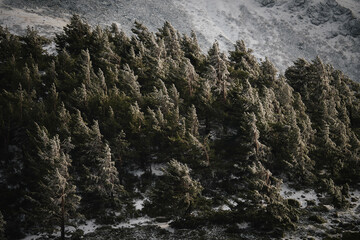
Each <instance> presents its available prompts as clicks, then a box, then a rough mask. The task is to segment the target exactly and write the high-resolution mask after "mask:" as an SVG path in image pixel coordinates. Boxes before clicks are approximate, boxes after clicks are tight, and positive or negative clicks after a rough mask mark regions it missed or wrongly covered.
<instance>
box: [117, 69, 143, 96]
mask: <svg viewBox="0 0 360 240" xmlns="http://www.w3.org/2000/svg"><path fill="white" fill-rule="evenodd" d="M121 77H122V80H123V81H124V82H125V84H126V88H127V89H128V91H129V93H130V94H129V95H130V96H133V97H134V98H135V99H136V100H137V101H139V102H140V101H141V100H142V95H141V92H140V88H141V86H140V84H139V82H138V81H137V78H138V77H137V76H135V75H134V71H132V70H131V69H130V67H129V65H128V64H125V65H124V68H123V70H122V71H121Z"/></svg>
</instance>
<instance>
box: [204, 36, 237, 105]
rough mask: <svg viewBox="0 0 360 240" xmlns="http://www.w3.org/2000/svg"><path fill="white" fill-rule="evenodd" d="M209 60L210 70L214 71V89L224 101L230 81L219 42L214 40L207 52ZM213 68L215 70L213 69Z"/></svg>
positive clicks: (229, 87)
mask: <svg viewBox="0 0 360 240" xmlns="http://www.w3.org/2000/svg"><path fill="white" fill-rule="evenodd" d="M208 55H209V62H210V64H211V66H212V67H213V68H210V69H211V70H212V71H211V72H214V73H216V76H214V77H213V78H214V80H215V86H216V89H215V91H216V92H217V93H218V94H220V95H221V96H222V98H223V100H224V101H226V98H227V95H228V93H229V91H230V89H231V86H232V84H231V81H230V78H229V75H230V73H229V71H228V66H227V63H226V59H225V55H224V54H222V53H220V49H219V43H218V42H215V43H214V44H213V46H212V48H210V50H209V52H208ZM214 70H215V71H214Z"/></svg>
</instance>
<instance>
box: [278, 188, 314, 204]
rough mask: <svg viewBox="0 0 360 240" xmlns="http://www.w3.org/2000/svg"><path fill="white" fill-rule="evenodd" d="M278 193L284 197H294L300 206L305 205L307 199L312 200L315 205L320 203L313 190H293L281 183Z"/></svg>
mask: <svg viewBox="0 0 360 240" xmlns="http://www.w3.org/2000/svg"><path fill="white" fill-rule="evenodd" d="M280 195H281V196H282V197H283V198H285V199H290V198H291V199H295V200H298V201H299V202H300V204H301V208H305V207H307V201H314V202H315V204H316V205H318V204H319V203H320V201H319V198H318V197H317V194H316V192H315V191H314V190H299V191H298V190H295V189H293V188H291V187H290V186H289V185H288V184H286V183H283V184H282V185H281V190H280Z"/></svg>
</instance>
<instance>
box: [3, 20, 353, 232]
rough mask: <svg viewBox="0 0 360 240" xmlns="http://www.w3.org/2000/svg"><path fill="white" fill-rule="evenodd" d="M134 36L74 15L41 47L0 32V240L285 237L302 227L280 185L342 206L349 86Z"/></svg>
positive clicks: (349, 143)
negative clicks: (123, 235)
mask: <svg viewBox="0 0 360 240" xmlns="http://www.w3.org/2000/svg"><path fill="white" fill-rule="evenodd" d="M132 32H133V34H132V35H131V36H127V35H126V34H125V33H124V32H123V31H122V30H120V29H119V28H118V27H117V25H116V24H113V25H112V26H111V27H105V28H102V27H99V26H97V27H91V26H90V25H89V24H87V23H86V22H85V21H83V20H82V19H81V18H80V17H79V16H77V15H74V16H73V17H72V18H71V21H70V23H69V24H68V25H67V26H66V27H64V31H63V32H62V33H59V34H56V37H55V38H54V39H52V40H50V39H47V38H45V37H43V36H40V35H39V34H38V33H37V31H36V30H35V29H33V28H28V30H27V32H26V34H25V35H23V36H17V35H14V34H11V33H10V31H9V29H7V28H4V27H0V79H1V81H0V90H1V91H0V136H1V137H0V146H1V148H0V156H1V158H0V195H1V198H0V239H2V237H5V236H6V237H7V238H8V239H13V238H20V237H22V236H23V235H24V234H25V233H29V232H30V233H37V232H39V231H40V232H49V233H52V232H54V231H59V229H60V230H61V231H62V237H64V236H65V235H64V234H65V226H68V225H75V226H76V224H77V223H78V221H80V220H83V219H90V218H96V219H97V220H98V221H99V222H103V223H111V222H114V221H115V222H116V221H121V220H123V219H126V218H129V217H131V216H134V214H147V215H149V216H152V217H159V216H162V217H166V218H168V219H171V220H172V224H173V226H174V227H179V228H187V227H190V228H196V227H198V226H203V225H212V224H214V225H225V226H227V227H229V229H233V228H232V226H234V224H236V223H241V222H243V221H245V220H246V221H247V222H250V223H251V226H252V227H253V228H254V229H255V230H256V231H260V232H271V233H275V234H280V235H281V234H282V233H283V232H284V231H292V230H294V229H296V227H297V224H298V220H299V218H301V217H303V216H307V215H306V214H308V213H304V212H303V211H300V210H301V209H300V207H299V205H298V203H296V202H295V203H294V201H295V200H294V201H289V200H288V199H285V198H284V197H283V196H282V195H281V194H280V189H281V186H282V184H283V183H285V182H286V183H291V184H293V185H294V187H295V188H297V189H304V188H312V189H315V190H316V192H318V193H322V194H323V195H324V196H325V197H324V200H323V201H324V204H328V205H332V206H334V207H335V208H337V209H346V208H348V207H349V206H350V202H349V199H348V197H349V196H348V194H349V189H350V188H356V187H357V188H358V187H359V185H358V183H359V182H360V162H359V161H360V141H359V139H360V85H359V84H358V83H357V82H354V81H352V80H350V79H349V78H348V77H347V76H345V75H344V74H343V73H342V72H341V71H339V70H335V69H334V68H333V67H332V66H331V65H328V64H325V63H323V62H322V60H321V59H320V58H316V59H314V60H313V61H307V60H304V59H298V60H296V61H295V62H294V63H293V65H292V66H291V67H289V68H288V69H287V70H286V71H285V74H284V75H281V74H279V73H278V71H277V69H276V68H275V67H274V65H273V63H271V62H270V61H269V59H267V58H266V59H264V60H262V61H258V60H257V59H256V58H255V57H254V56H253V55H252V51H251V50H250V49H248V48H246V46H245V43H244V41H238V42H236V44H235V45H234V48H233V50H232V51H229V52H228V53H224V52H222V51H221V50H220V49H219V45H218V43H217V42H215V43H214V44H213V45H212V47H211V48H210V49H209V50H208V52H207V53H203V52H202V51H201V49H200V47H199V45H198V42H197V38H196V35H195V33H194V32H192V33H191V35H190V36H187V35H185V34H184V35H182V34H180V33H179V32H178V31H177V30H176V29H174V27H172V25H171V24H170V23H168V22H165V23H164V25H163V27H161V28H159V29H158V31H157V32H156V33H152V32H150V31H149V30H148V29H147V27H146V26H144V25H142V24H141V23H139V22H135V23H134V28H133V29H132ZM52 44H55V46H56V53H53V54H51V53H49V52H48V51H47V50H46V48H47V47H48V46H49V45H52ZM155 166H160V173H159V172H158V171H156V169H155ZM134 173H135V174H134ZM138 173H141V174H138ZM139 196H143V197H144V196H145V199H147V200H146V201H145V204H144V208H143V209H142V210H141V211H138V210H136V209H134V207H133V206H132V201H133V199H135V198H138V197H139ZM226 199H231V201H232V202H233V203H234V204H232V205H231V204H230V210H229V211H220V212H219V211H214V208H213V207H214V206H215V205H216V204H219V203H224V202H226V201H228V200H226ZM114 213H120V216H119V215H118V214H114ZM237 231H239V230H237ZM234 234H237V232H236V231H235V233H234Z"/></svg>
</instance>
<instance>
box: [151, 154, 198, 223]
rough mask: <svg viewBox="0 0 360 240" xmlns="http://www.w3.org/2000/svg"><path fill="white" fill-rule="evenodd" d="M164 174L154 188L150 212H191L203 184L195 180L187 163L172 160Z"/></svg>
mask: <svg viewBox="0 0 360 240" xmlns="http://www.w3.org/2000/svg"><path fill="white" fill-rule="evenodd" d="M163 172H164V175H163V176H162V177H161V179H160V180H159V181H158V182H157V183H156V185H155V186H154V188H152V190H151V193H150V201H149V202H148V203H146V206H145V207H146V208H149V211H150V212H156V213H157V214H163V215H165V216H171V217H175V218H178V217H182V216H184V215H188V214H190V213H191V211H192V210H193V208H194V207H195V206H196V203H197V200H198V199H199V197H200V195H201V192H202V189H203V188H202V186H201V184H200V183H199V182H198V181H196V180H193V179H192V177H191V175H190V169H189V168H188V166H187V165H186V164H182V163H180V162H178V161H176V160H174V159H173V160H171V161H170V162H169V163H168V164H167V166H166V167H165V168H164V169H163Z"/></svg>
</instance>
